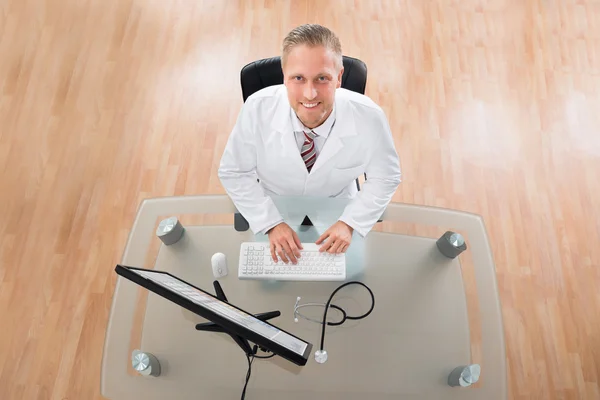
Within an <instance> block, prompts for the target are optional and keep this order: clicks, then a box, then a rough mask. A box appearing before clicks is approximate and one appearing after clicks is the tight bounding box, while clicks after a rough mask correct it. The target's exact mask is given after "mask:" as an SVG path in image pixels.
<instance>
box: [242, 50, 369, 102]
mask: <svg viewBox="0 0 600 400" xmlns="http://www.w3.org/2000/svg"><path fill="white" fill-rule="evenodd" d="M343 60H344V61H343V62H344V74H343V75H342V87H343V88H344V89H348V90H352V91H354V92H357V93H360V94H365V88H366V86H367V65H366V64H365V63H364V62H363V61H361V60H359V59H358V58H353V57H348V56H343ZM240 80H241V84H242V97H243V98H244V102H245V101H246V99H247V98H248V97H249V96H250V95H251V94H252V93H254V92H257V91H259V90H260V89H263V88H266V87H268V86H273V85H279V84H282V83H283V71H282V70H281V57H279V56H277V57H271V58H264V59H262V60H257V61H253V62H251V63H249V64H246V65H245V66H244V67H243V68H242V71H241V73H240Z"/></svg>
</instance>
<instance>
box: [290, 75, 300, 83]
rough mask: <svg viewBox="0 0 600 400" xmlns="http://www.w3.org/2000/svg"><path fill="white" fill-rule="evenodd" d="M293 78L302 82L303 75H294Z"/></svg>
mask: <svg viewBox="0 0 600 400" xmlns="http://www.w3.org/2000/svg"><path fill="white" fill-rule="evenodd" d="M292 79H293V80H295V81H298V82H300V81H301V80H302V77H301V76H294V77H293V78H292Z"/></svg>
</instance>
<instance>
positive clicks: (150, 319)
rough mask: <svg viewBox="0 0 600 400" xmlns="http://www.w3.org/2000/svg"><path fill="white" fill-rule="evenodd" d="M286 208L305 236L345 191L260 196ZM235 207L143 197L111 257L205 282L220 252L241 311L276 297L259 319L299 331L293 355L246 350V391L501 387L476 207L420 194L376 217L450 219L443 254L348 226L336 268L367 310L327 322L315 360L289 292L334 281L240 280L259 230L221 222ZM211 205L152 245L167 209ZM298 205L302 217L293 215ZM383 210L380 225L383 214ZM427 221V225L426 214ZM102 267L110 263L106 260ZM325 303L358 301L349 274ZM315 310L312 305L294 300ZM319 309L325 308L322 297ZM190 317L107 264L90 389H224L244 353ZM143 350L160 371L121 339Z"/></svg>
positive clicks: (389, 220) (177, 395)
mask: <svg viewBox="0 0 600 400" xmlns="http://www.w3.org/2000/svg"><path fill="white" fill-rule="evenodd" d="M273 200H274V201H275V203H276V205H277V207H278V209H279V211H280V212H281V213H282V215H283V216H284V218H285V219H286V222H288V224H289V225H290V226H292V227H293V228H294V229H295V230H296V231H297V232H298V234H299V236H300V240H301V241H303V242H314V241H315V240H316V239H317V238H318V237H319V236H320V234H321V233H322V232H324V231H325V230H326V229H327V228H328V227H329V226H330V225H331V224H332V223H334V222H335V221H336V220H337V217H338V216H339V215H341V214H342V211H343V208H344V206H345V205H346V204H347V202H348V200H346V199H330V198H306V197H302V198H291V197H274V198H273ZM235 212H236V209H235V207H234V206H233V204H232V203H231V201H230V200H229V198H228V197H227V196H225V195H210V196H184V197H167V198H155V199H147V200H144V201H143V202H142V203H141V205H140V208H139V210H138V213H137V216H136V219H135V222H134V224H133V228H132V230H131V232H130V236H129V239H128V242H127V245H126V248H125V251H124V254H123V258H122V260H121V262H120V263H121V264H123V265H127V266H133V267H144V268H151V269H152V268H154V269H157V270H164V271H167V272H170V273H172V274H174V275H176V276H178V277H180V278H182V279H184V280H187V281H188V282H190V283H192V284H194V285H196V286H198V287H200V288H202V289H204V290H206V291H208V292H210V293H213V294H214V289H213V284H212V283H213V281H214V277H213V274H212V269H211V265H210V259H211V257H212V255H213V254H214V253H216V252H221V253H224V254H225V255H226V256H227V263H228V268H229V275H228V276H226V277H224V278H221V279H219V282H220V283H221V285H222V287H223V290H224V291H225V294H226V295H227V297H228V300H229V301H230V302H231V303H232V304H234V305H236V306H238V307H240V308H242V309H244V310H246V311H248V312H250V313H259V312H265V311H271V310H279V311H281V316H279V317H277V318H275V319H273V320H271V321H270V323H272V324H274V325H275V326H278V327H280V328H282V329H284V330H287V331H289V332H291V333H293V334H295V335H296V336H298V337H300V338H302V339H304V340H306V341H308V342H311V343H312V344H313V354H311V355H310V357H309V360H308V363H307V364H306V365H305V366H304V367H299V366H296V365H294V364H292V363H291V362H289V361H286V360H284V359H282V358H280V357H277V356H276V357H274V358H271V359H268V360H260V359H256V360H255V361H254V363H253V364H252V377H251V379H250V382H249V384H248V389H247V393H246V398H247V399H282V398H285V399H286V400H296V399H298V400H299V399H311V400H319V399H328V400H333V399H339V400H341V399H344V400H353V399H356V400H358V399H361V400H362V399H365V398H368V399H370V400H378V399H427V400H431V399H444V400H451V399H485V400H495V399H498V400H501V399H502V400H504V399H506V398H507V387H506V386H507V384H506V363H505V344H504V332H503V326H502V315H501V310H500V302H499V296H498V291H497V284H496V275H495V268H494V263H493V257H492V254H491V250H490V245H489V243H488V238H487V234H486V231H485V226H484V223H483V220H482V218H481V217H480V216H477V215H474V214H469V213H464V212H458V211H452V210H446V209H441V208H433V207H422V206H415V205H406V204H399V203H390V204H389V206H388V208H387V210H386V212H385V213H384V215H383V216H382V217H381V219H382V220H383V222H382V223H378V226H392V225H393V224H411V226H417V227H418V226H426V227H430V229H431V230H430V232H433V231H435V230H436V229H437V231H435V232H436V233H435V234H436V235H437V233H439V232H441V233H443V232H444V231H446V230H452V231H454V232H458V233H461V234H462V235H463V236H464V237H465V239H466V241H467V245H468V248H467V250H466V251H465V252H463V253H462V254H461V255H460V256H459V257H457V258H454V259H451V258H447V257H444V256H443V255H442V254H441V253H440V252H439V250H438V249H437V247H436V241H437V239H438V238H439V236H441V235H437V236H432V237H427V236H426V235H425V236H423V235H420V236H417V235H413V234H406V233H390V232H381V231H376V230H373V231H371V232H370V233H369V234H368V235H367V237H366V238H364V239H362V238H361V237H360V236H358V235H357V234H355V235H354V238H353V240H352V244H351V246H350V248H349V249H348V251H347V253H346V257H347V267H348V268H347V281H349V280H359V281H361V282H363V283H365V284H367V285H368V286H369V287H370V288H371V289H372V290H373V292H374V294H375V308H374V310H373V313H372V314H371V315H369V316H368V317H367V318H365V319H363V320H360V321H347V322H346V323H345V324H344V325H342V326H337V327H335V326H334V327H332V326H328V327H327V331H326V337H325V350H327V353H328V356H329V358H328V361H327V362H326V363H325V364H318V363H317V362H316V361H315V360H314V357H313V355H314V351H316V350H318V348H319V340H320V333H321V328H320V325H319V324H316V323H313V322H310V321H307V320H304V319H301V318H300V319H299V320H298V322H297V323H296V322H294V315H293V311H294V305H295V303H296V299H297V297H299V296H300V297H302V300H301V303H307V302H318V303H324V302H326V301H327V299H328V298H329V296H330V294H331V293H332V292H333V290H335V289H336V288H337V287H338V286H339V285H340V284H341V283H342V282H273V281H252V280H250V281H248V280H244V281H241V280H239V279H238V278H237V265H238V258H239V248H240V243H242V242H244V241H268V238H267V237H266V236H264V235H257V236H254V235H253V234H252V232H251V231H249V230H248V231H245V232H237V231H236V230H235V229H234V228H233V226H232V223H233V213H235ZM196 214H203V215H210V214H220V215H224V216H225V217H227V216H230V217H231V218H230V220H231V223H229V224H224V225H217V224H203V225H199V224H190V225H188V224H186V223H185V222H183V225H184V228H185V233H184V235H183V236H182V238H181V239H180V240H179V241H178V242H177V243H175V244H173V245H170V246H165V245H162V243H161V242H160V240H159V239H158V238H157V237H156V235H155V231H156V227H157V226H158V223H159V221H160V220H161V219H164V218H166V217H170V216H178V217H179V216H183V215H196ZM305 215H308V216H309V218H310V219H311V220H312V222H313V224H314V226H312V227H307V226H300V223H301V221H302V219H303V218H304V216H305ZM386 224H387V225H386ZM431 227H432V228H431ZM108 267H113V268H114V266H108ZM332 304H337V305H339V306H341V307H343V308H344V309H345V310H346V312H348V314H349V315H359V314H362V313H363V312H365V311H367V310H368V308H369V307H370V304H371V300H370V297H369V294H368V292H367V291H366V290H365V289H364V288H362V287H361V286H359V285H352V286H349V287H346V288H344V289H342V290H341V291H340V292H338V294H337V295H336V297H335V298H334V300H333V302H332ZM302 312H303V314H304V315H306V316H309V317H314V318H319V317H320V318H322V312H323V308H321V307H314V308H308V307H307V308H303V309H302ZM329 315H330V317H329V319H330V320H336V318H337V317H338V315H337V313H336V312H335V310H331V311H330V313H329ZM199 322H206V320H204V319H203V318H201V317H199V316H197V315H195V314H192V313H190V312H188V311H187V310H184V309H182V308H181V307H179V306H177V305H175V304H173V303H171V302H169V301H168V300H166V299H164V298H162V297H160V296H158V295H155V294H154V293H150V292H148V291H147V290H145V289H142V288H140V287H139V286H137V285H135V284H134V283H132V282H130V281H128V280H126V279H123V278H121V277H119V278H118V280H117V284H116V287H115V292H114V297H113V302H112V308H111V313H110V319H109V322H108V326H107V331H106V338H105V343H104V353H103V360H102V377H101V393H102V395H103V396H105V397H107V398H109V399H111V400H125V399H128V400H129V399H132V398H136V397H141V398H144V399H166V398H174V399H201V398H202V399H237V398H239V397H240V394H241V391H242V388H243V386H244V380H245V377H246V372H247V368H248V364H247V361H246V357H245V355H244V354H243V353H242V351H241V350H240V349H239V347H238V346H237V345H236V344H235V343H234V342H233V341H232V340H231V338H230V337H229V336H228V335H226V334H222V333H213V332H199V331H196V330H195V324H196V323H199ZM138 348H139V349H141V350H142V351H145V352H148V353H151V354H153V355H155V356H156V357H157V358H158V359H159V361H160V364H161V375H160V376H158V377H146V376H141V375H139V374H138V373H137V372H136V371H135V370H133V368H132V367H131V353H132V351H133V350H134V349H138ZM475 363H476V364H480V365H481V378H480V380H479V382H478V383H476V384H475V385H473V386H471V387H468V388H460V387H450V386H449V385H448V382H447V380H448V375H449V374H450V372H451V371H452V370H453V369H454V368H455V367H457V366H460V365H468V364H475Z"/></svg>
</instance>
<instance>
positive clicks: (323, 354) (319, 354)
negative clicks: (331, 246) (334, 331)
mask: <svg viewBox="0 0 600 400" xmlns="http://www.w3.org/2000/svg"><path fill="white" fill-rule="evenodd" d="M348 285H361V286H363V287H365V288H366V289H367V290H368V291H369V294H370V295H371V308H370V309H369V311H367V312H366V313H364V314H363V315H359V316H358V317H352V316H349V315H347V314H346V311H344V310H343V309H342V308H341V307H339V306H336V305H335V304H331V300H332V299H333V296H335V294H336V293H337V292H338V291H339V290H340V289H342V288H343V287H345V286H348ZM301 299H302V298H301V297H297V298H296V304H295V305H294V322H298V317H300V318H302V319H305V320H307V321H311V322H314V323H317V324H321V325H322V330H321V347H320V348H319V350H317V351H315V360H316V361H317V362H318V363H319V364H323V363H325V362H326V361H327V351H325V350H324V345H325V326H327V325H329V326H339V325H342V324H343V323H344V322H346V320H349V319H350V320H359V319H363V318H365V317H367V316H368V315H369V314H371V312H372V311H373V308H375V296H374V295H373V291H371V289H370V288H369V287H368V286H367V285H365V284H364V283H362V282H358V281H352V282H347V283H344V284H343V285H341V286H339V287H338V288H337V289H335V290H334V291H333V293H331V296H329V300H327V303H305V304H300V300H301ZM302 307H324V308H325V311H324V312H323V320H322V321H318V320H316V319H313V318H310V317H307V316H305V315H303V314H302V313H301V312H300V311H299V310H300V309H301V308H302ZM329 308H333V309H335V310H337V311H339V312H341V313H342V319H341V320H340V321H337V322H326V321H327V312H328V311H329Z"/></svg>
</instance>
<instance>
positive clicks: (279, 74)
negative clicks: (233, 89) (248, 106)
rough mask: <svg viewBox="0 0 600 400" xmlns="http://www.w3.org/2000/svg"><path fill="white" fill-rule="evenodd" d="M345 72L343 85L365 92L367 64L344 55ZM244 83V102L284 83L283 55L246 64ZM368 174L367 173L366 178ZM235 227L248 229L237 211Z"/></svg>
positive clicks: (355, 90)
mask: <svg viewBox="0 0 600 400" xmlns="http://www.w3.org/2000/svg"><path fill="white" fill-rule="evenodd" d="M342 58H343V65H344V73H343V74H342V87H343V88H344V89H348V90H352V91H354V92H357V93H360V94H365V88H366V86H367V65H366V64H365V63H364V62H363V61H361V60H359V59H357V58H353V57H349V56H342ZM240 81H241V85H242V98H243V99H244V102H246V99H248V97H250V95H251V94H252V93H255V92H257V91H259V90H260V89H264V88H266V87H269V86H273V85H280V84H282V83H283V71H282V69H281V57H280V56H276V57H270V58H263V59H262V60H257V61H252V62H251V63H248V64H246V65H245V66H244V67H243V68H242V70H241V72H240ZM366 178H367V175H366V174H365V180H366ZM356 188H357V189H358V190H360V183H359V181H358V178H357V179H356ZM234 225H235V229H236V230H238V231H245V230H248V228H249V226H248V222H247V221H246V220H245V218H243V217H242V215H241V214H239V213H236V214H235V219H234ZM302 225H312V223H311V222H310V220H309V219H308V217H307V218H305V219H304V221H303V223H302Z"/></svg>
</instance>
